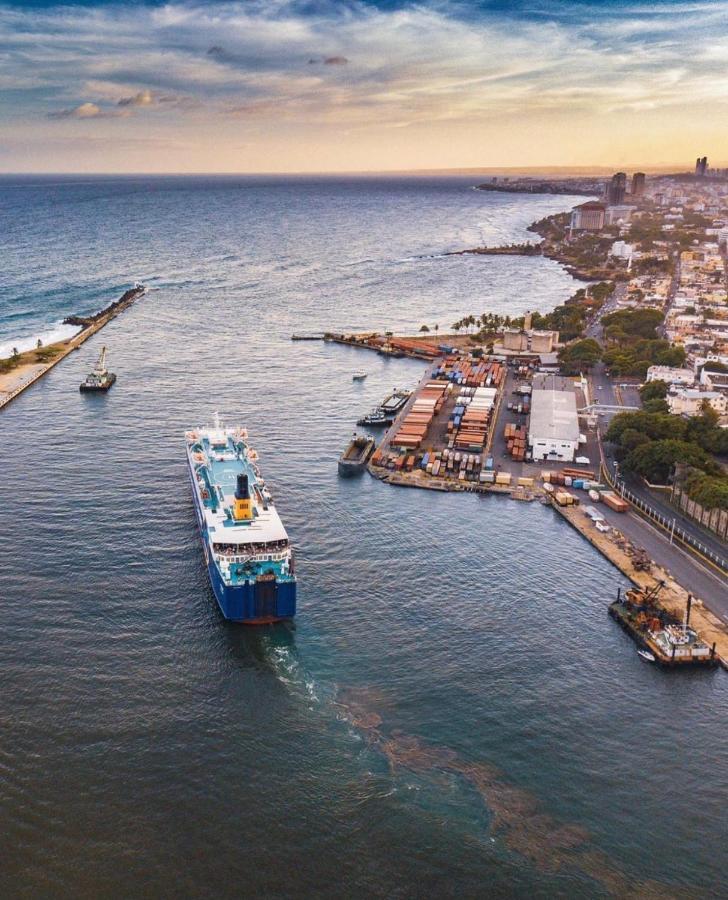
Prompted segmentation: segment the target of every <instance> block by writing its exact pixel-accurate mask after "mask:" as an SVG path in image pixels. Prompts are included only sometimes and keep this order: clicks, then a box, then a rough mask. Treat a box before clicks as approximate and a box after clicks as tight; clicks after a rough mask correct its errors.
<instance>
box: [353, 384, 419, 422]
mask: <svg viewBox="0 0 728 900" xmlns="http://www.w3.org/2000/svg"><path fill="white" fill-rule="evenodd" d="M411 393H412V392H411V391H400V390H398V389H397V388H395V389H394V390H393V391H392V393H391V394H389V396H388V397H385V398H384V400H383V401H382V405H381V406H377V408H376V409H373V410H372V411H371V412H370V413H368V414H367V415H366V416H364V418H362V419H359V421H358V422H357V423H356V424H357V425H361V426H362V427H368V428H389V426H390V425H391V424H392V423H393V422H394V420H395V417H396V416H397V413H399V411H400V410H401V409H402V407H403V406H404V405H405V403H406V402H407V400H408V399H409V397H410V396H411Z"/></svg>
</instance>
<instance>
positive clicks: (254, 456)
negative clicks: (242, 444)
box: [248, 447, 260, 462]
mask: <svg viewBox="0 0 728 900" xmlns="http://www.w3.org/2000/svg"><path fill="white" fill-rule="evenodd" d="M259 458H260V457H259V456H258V451H257V450H253V448H252V447H248V459H249V460H250V461H251V462H257V461H258V459H259Z"/></svg>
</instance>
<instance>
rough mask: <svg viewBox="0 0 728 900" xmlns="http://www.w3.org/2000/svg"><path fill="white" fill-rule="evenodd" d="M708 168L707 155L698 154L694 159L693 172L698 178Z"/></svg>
mask: <svg viewBox="0 0 728 900" xmlns="http://www.w3.org/2000/svg"><path fill="white" fill-rule="evenodd" d="M707 169H708V157H707V156H699V157H698V158H697V159H696V160H695V174H696V175H697V176H698V178H702V177H703V176H704V175H705V173H706V171H707Z"/></svg>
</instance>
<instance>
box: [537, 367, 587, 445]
mask: <svg viewBox="0 0 728 900" xmlns="http://www.w3.org/2000/svg"><path fill="white" fill-rule="evenodd" d="M528 444H529V446H530V448H531V454H532V456H533V458H534V460H541V459H553V460H562V461H563V462H573V460H574V457H575V456H576V453H577V449H578V447H579V417H578V415H577V412H576V392H575V390H574V386H573V384H572V383H571V381H569V379H567V378H559V377H558V376H556V375H541V376H539V375H537V376H536V377H535V378H534V379H533V391H532V392H531V420H530V422H529V426H528Z"/></svg>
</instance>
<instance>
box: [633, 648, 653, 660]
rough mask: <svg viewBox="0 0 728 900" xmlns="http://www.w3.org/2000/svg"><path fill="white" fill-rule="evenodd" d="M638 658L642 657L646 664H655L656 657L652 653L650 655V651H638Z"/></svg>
mask: <svg viewBox="0 0 728 900" xmlns="http://www.w3.org/2000/svg"><path fill="white" fill-rule="evenodd" d="M637 656H640V657H642V659H644V660H645V662H654V661H655V657H654V656H653V654H652V653H650V651H649V650H638V651H637Z"/></svg>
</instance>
